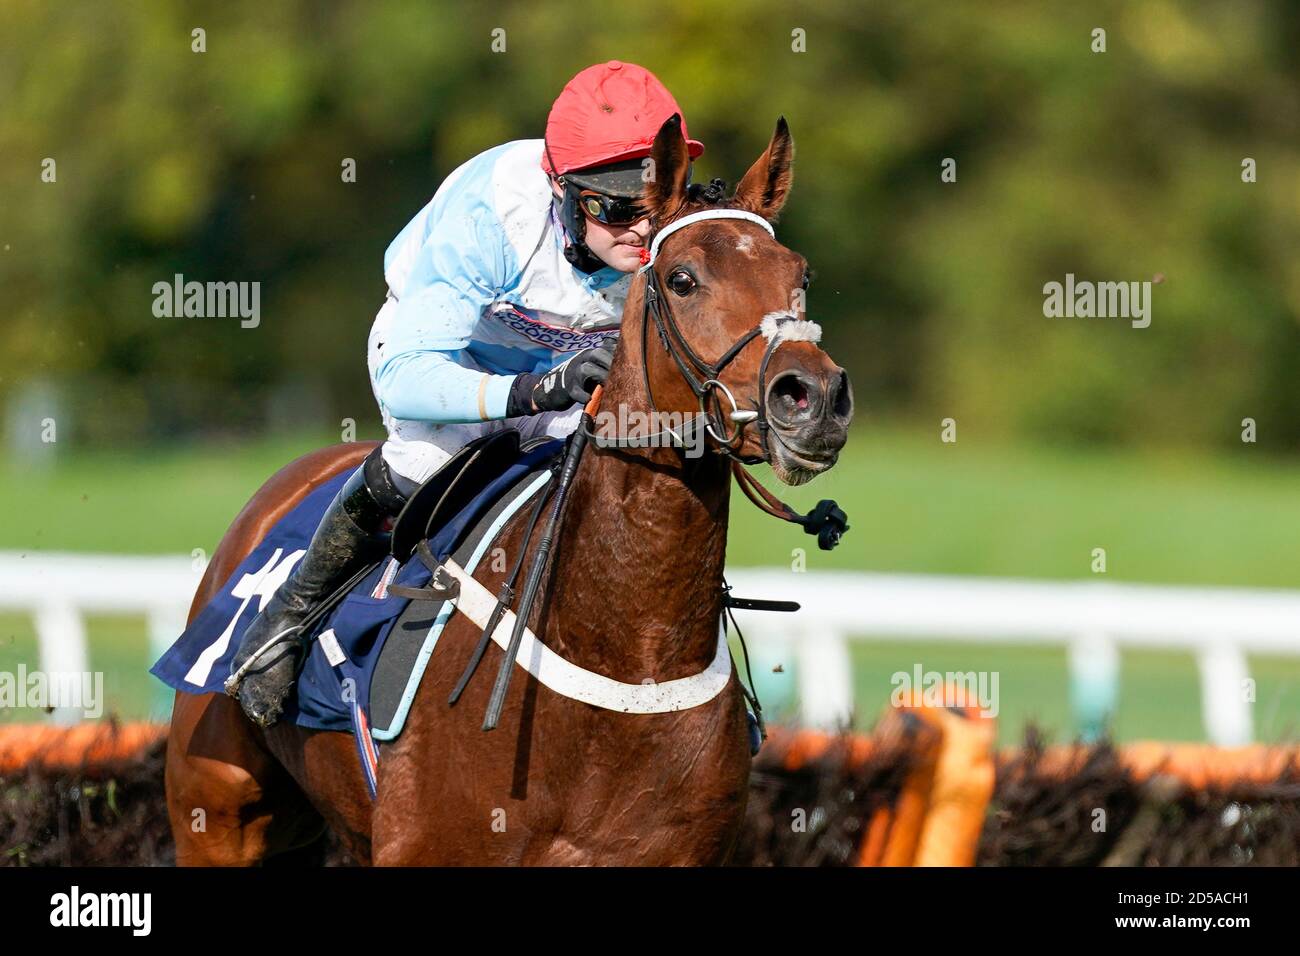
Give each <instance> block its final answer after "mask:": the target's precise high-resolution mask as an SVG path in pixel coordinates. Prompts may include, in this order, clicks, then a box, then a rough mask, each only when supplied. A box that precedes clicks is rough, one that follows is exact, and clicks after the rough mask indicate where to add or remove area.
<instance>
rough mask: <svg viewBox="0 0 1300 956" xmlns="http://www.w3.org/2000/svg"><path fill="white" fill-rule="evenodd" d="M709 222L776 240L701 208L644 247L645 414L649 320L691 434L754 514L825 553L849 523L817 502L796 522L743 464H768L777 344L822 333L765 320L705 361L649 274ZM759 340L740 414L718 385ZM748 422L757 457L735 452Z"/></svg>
mask: <svg viewBox="0 0 1300 956" xmlns="http://www.w3.org/2000/svg"><path fill="white" fill-rule="evenodd" d="M709 219H740V220H745V221H747V222H753V223H756V224H758V225H760V226H762V227H763V229H765V230H766V231H767V234H768V235H769V236H772V237H773V238H776V232H775V231H774V230H773V229H772V225H771V223H769V222H768V221H767V220H766V219H764V218H763V217H762V216H759V215H756V214H754V213H752V212H748V211H745V210H741V209H705V210H701V211H700V212H693V213H690V214H688V215H685V216H682V217H681V218H680V219H677V220H674V221H673V222H672V223H670V224H669V225H667V226H665V227H664V228H663V229H660V230H659V231H658V232H656V233H655V235H654V238H653V240H652V241H651V243H650V249H649V256H648V257H647V259H646V261H645V262H644V263H643V264H642V266H641V268H640V269H639V270H638V274H643V275H644V276H645V281H646V285H645V294H644V296H643V298H644V305H643V311H642V316H641V377H642V381H643V383H644V386H645V393H646V398H647V400H648V401H649V403H650V412H651V415H652V416H653V420H658V419H659V410H658V406H657V405H656V404H655V400H654V392H653V391H652V389H651V385H650V352H649V349H648V347H647V346H648V344H649V335H650V332H649V329H650V323H651V322H652V321H653V322H654V326H655V329H656V331H657V332H658V333H659V341H660V343H661V344H662V345H663V347H664V351H666V352H667V353H668V354H669V356H671V357H672V359H673V362H674V363H675V364H676V365H677V368H678V370H679V371H680V372H681V374H682V378H683V380H684V381H685V382H686V384H687V386H688V387H689V388H690V390H691V392H692V393H693V394H694V395H695V398H696V401H698V402H699V406H700V415H699V416H698V417H697V418H696V419H694V422H695V427H698V425H699V422H701V421H703V427H704V430H705V432H706V433H707V435H708V437H709V438H711V439H713V442H714V443H715V450H716V451H717V452H719V453H721V454H723V455H726V456H727V457H728V458H730V459H731V463H732V472H733V474H734V475H735V477H736V481H737V483H738V484H739V485H740V487H741V490H742V491H744V492H745V495H746V496H747V497H748V498H749V500H750V501H752V502H753V503H754V504H755V505H757V506H758V507H759V508H760V509H762V510H763V511H765V512H767V513H768V514H770V515H772V516H774V517H777V518H781V519H783V520H786V521H792V522H794V523H796V524H800V525H802V526H803V527H804V530H805V531H807V532H808V533H809V534H812V535H816V536H817V542H818V545H819V546H820V547H821V548H822V549H823V550H830V549H831V548H833V547H835V545H836V544H838V543H839V539H840V536H841V535H843V533H844V532H845V531H847V530H848V524H847V523H846V521H847V518H846V516H845V514H844V512H843V511H841V510H840V508H839V507H838V506H837V505H836V504H835V502H834V501H830V500H823V501H821V502H818V504H817V507H815V508H814V509H813V510H812V511H810V512H809V513H808V514H806V515H802V514H800V513H799V512H797V511H795V510H794V509H793V508H791V507H790V506H789V505H787V504H785V503H784V502H782V501H780V500H779V499H778V498H777V497H776V496H775V495H773V494H772V493H771V492H770V491H768V490H767V489H766V488H764V487H763V486H762V485H761V484H759V482H758V480H757V479H756V478H754V477H753V475H751V474H749V472H748V471H746V470H745V468H744V466H746V465H757V464H759V463H761V462H771V460H772V456H771V448H770V445H769V441H768V436H769V433H770V432H771V424H770V422H769V421H768V418H767V405H766V401H767V396H766V392H767V370H768V365H769V364H770V362H771V359H772V355H773V354H774V353H775V352H776V350H777V348H778V347H779V346H780V345H781V344H782V343H783V342H787V341H797V340H807V341H814V342H815V341H816V340H817V337H819V335H820V330H817V327H816V326H815V325H814V324H813V323H811V322H808V321H807V320H806V319H800V318H799V317H798V316H797V315H796V314H795V313H794V312H784V313H769V314H768V315H767V316H764V318H763V321H761V322H760V323H759V324H758V325H755V326H754V327H753V328H752V329H750V330H749V331H747V332H745V333H744V334H743V335H741V336H740V338H738V339H736V341H735V342H733V343H732V345H731V346H730V347H729V348H728V349H727V350H726V351H725V352H723V353H722V355H721V356H719V357H718V359H717V361H715V362H708V361H705V360H704V359H703V358H702V357H701V356H700V355H699V353H698V352H696V351H695V349H693V348H691V345H690V343H689V342H687V341H686V337H685V336H684V335H682V331H681V328H680V327H679V326H678V324H677V319H676V318H675V317H674V316H673V311H672V308H671V307H670V306H669V304H668V300H667V297H666V296H665V294H664V291H663V286H662V285H661V284H660V280H659V275H658V273H657V272H656V271H655V261H656V259H657V258H658V256H659V249H660V247H661V246H662V245H663V242H664V240H665V239H667V238H668V237H669V236H671V235H672V234H673V233H675V232H677V231H679V230H681V229H684V228H686V227H687V226H692V225H695V224H696V223H699V222H703V221H705V220H709ZM811 330H815V331H816V335H814V334H812V332H811ZM760 335H764V336H766V337H767V340H768V341H767V347H766V349H765V350H764V352H763V358H762V360H761V362H760V363H759V368H758V400H757V403H758V407H757V409H741V408H740V407H739V406H738V405H737V404H736V398H735V396H734V395H733V394H732V392H731V390H730V389H729V388H727V386H726V385H725V384H723V382H722V380H721V376H722V372H723V370H724V369H725V368H726V367H727V366H728V365H730V364H731V363H732V362H733V361H734V360H735V359H736V357H737V356H738V355H740V353H741V352H742V351H744V349H745V348H746V346H748V345H749V344H750V343H751V342H752V341H754V339H756V338H758V337H759V336H760ZM719 392H720V393H721V394H722V396H725V397H726V400H727V402H728V403H729V404H730V405H731V411H730V412H728V413H726V415H725V419H726V421H727V422H728V423H729V425H727V424H723V417H724V416H723V414H722V402H721V399H720V398H719V395H718V393H719ZM710 406H712V407H710ZM751 423H752V424H753V425H754V426H755V427H756V428H757V429H758V435H759V446H760V448H761V449H762V454H761V455H741V454H739V453H738V449H739V448H740V447H741V445H742V444H743V443H744V434H745V427H746V426H747V425H749V424H751ZM663 434H669V435H670V436H671V437H672V438H674V439H676V440H677V441H676V443H677V444H684V438H683V436H681V435H679V434H678V433H677V432H671V431H669V432H666V433H665V432H659V433H656V435H654V436H647V438H655V437H659V436H660V435H663ZM591 438H592V439H593V440H594V441H595V443H596V444H597V445H599V446H601V447H611V446H613V447H633V446H641V445H644V443H645V441H646V439H644V438H643V439H638V440H633V441H625V440H620V439H611V438H608V437H605V436H596V435H592V436H591Z"/></svg>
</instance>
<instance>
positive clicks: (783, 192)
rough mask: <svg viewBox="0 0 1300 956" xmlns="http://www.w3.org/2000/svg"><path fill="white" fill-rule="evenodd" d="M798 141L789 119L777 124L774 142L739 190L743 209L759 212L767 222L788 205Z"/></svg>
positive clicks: (753, 167) (773, 136)
mask: <svg viewBox="0 0 1300 956" xmlns="http://www.w3.org/2000/svg"><path fill="white" fill-rule="evenodd" d="M793 165H794V138H793V137H791V135H790V127H789V126H787V125H786V122H785V117H784V116H782V117H780V118H779V119H777V121H776V132H774V133H773V134H772V142H770V143H768V144H767V149H766V150H765V151H764V152H763V155H762V156H760V157H758V160H757V162H755V163H754V165H753V166H750V167H749V172H747V173H745V177H744V178H743V179H742V180H741V181H740V185H738V186H737V187H736V195H735V196H734V197H733V201H734V202H735V203H736V205H737V206H739V207H740V208H741V209H747V210H749V211H750V212H752V213H757V214H758V215H760V216H762V217H763V218H764V219H767V220H769V221H772V220H774V219H776V216H777V213H779V212H780V211H781V207H782V206H784V205H785V200H786V197H787V196H789V195H790V183H791V182H792V181H793V179H794V173H793V171H792V167H793Z"/></svg>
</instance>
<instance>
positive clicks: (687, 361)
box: [638, 209, 798, 465]
mask: <svg viewBox="0 0 1300 956" xmlns="http://www.w3.org/2000/svg"><path fill="white" fill-rule="evenodd" d="M706 219H743V220H747V221H749V222H753V223H757V224H758V225H760V226H762V227H763V228H764V229H765V230H767V234H768V235H769V236H772V237H773V238H776V233H775V231H774V230H773V229H772V225H771V223H769V222H768V221H767V220H766V219H764V218H763V217H762V216H757V215H755V214H754V213H752V212H745V211H744V210H740V209H706V210H704V211H702V212H693V213H691V214H689V215H686V216H683V217H682V218H680V219H678V220H676V221H675V222H673V223H671V224H669V225H668V226H665V227H664V228H663V229H661V230H659V231H658V232H657V233H655V237H654V239H653V240H652V241H651V243H650V257H649V259H648V260H647V261H646V262H645V263H644V264H643V265H642V266H641V268H640V269H639V270H638V271H639V272H640V273H642V274H644V275H645V279H646V285H645V295H644V297H643V298H644V307H643V311H642V315H641V319H642V321H641V377H642V381H643V382H644V384H645V391H646V397H647V398H648V400H649V402H650V409H651V412H652V413H656V412H657V411H658V407H657V406H656V405H655V399H654V392H653V391H652V390H651V387H650V358H649V350H648V349H647V348H646V346H647V344H648V339H649V335H650V320H652V319H653V320H654V324H655V329H656V330H657V331H658V332H659V341H660V343H661V344H662V345H663V347H664V350H665V351H666V352H667V353H668V354H669V355H670V356H672V359H673V361H674V362H675V363H676V364H677V368H678V369H679V370H680V371H681V373H682V378H683V379H685V380H686V384H687V385H688V386H689V387H690V390H691V392H692V393H694V395H695V399H696V401H698V402H699V404H700V414H701V415H702V416H704V420H705V425H704V429H705V431H706V432H707V433H708V435H709V437H710V438H712V439H713V440H714V441H715V442H716V443H717V448H718V451H720V452H721V453H722V454H724V455H726V456H727V457H728V458H731V459H732V460H733V461H737V462H740V463H741V464H743V465H757V464H758V463H760V462H763V461H770V460H771V452H770V450H769V448H768V443H767V436H768V431H769V429H770V425H769V424H768V420H767V408H766V405H765V402H766V398H765V396H764V391H765V388H764V386H765V385H766V384H767V366H768V362H769V361H770V360H771V358H772V353H773V352H775V351H776V348H777V346H778V345H780V344H781V341H782V338H781V336H779V335H772V336H771V337H770V340H769V341H768V344H767V349H766V350H765V351H764V352H763V360H762V363H761V364H760V366H759V372H758V408H757V410H742V409H740V408H739V407H738V406H737V405H736V397H735V396H734V395H732V394H731V389H729V388H727V386H726V385H724V384H723V383H722V380H721V375H722V370H723V369H725V368H726V367H727V366H728V365H730V364H731V363H732V361H733V360H734V359H735V358H736V356H738V355H739V354H740V353H741V352H742V351H744V349H745V347H746V346H747V345H749V343H750V342H752V341H753V340H754V339H756V338H757V337H758V336H759V335H760V334H762V331H763V326H762V325H761V324H759V325H756V326H754V327H753V328H752V329H750V330H749V331H748V332H746V333H745V334H744V335H742V336H741V337H740V338H738V339H736V341H735V342H734V343H732V345H731V347H730V348H728V349H727V350H726V351H725V352H723V353H722V355H721V357H719V359H718V360H717V361H716V362H713V363H709V362H706V361H705V360H704V359H702V358H701V357H700V356H699V353H697V352H696V351H695V350H694V349H693V348H691V345H690V343H689V342H687V341H686V337H685V336H684V335H682V330H681V328H680V327H679V326H678V325H677V319H676V318H675V317H674V316H673V310H672V309H671V308H670V307H669V305H668V300H667V297H666V296H665V295H664V291H663V286H662V285H660V282H659V274H658V273H657V272H655V268H654V266H655V260H656V259H657V258H658V256H659V247H660V246H661V245H662V244H663V241H664V240H665V239H667V238H668V237H669V236H671V235H672V234H673V233H674V232H677V231H678V230H679V229H683V228H685V227H686V226H690V225H693V224H695V223H697V222H701V221H703V220H706ZM790 319H791V320H792V321H798V320H797V319H795V317H794V316H793V315H791V316H790ZM718 392H721V393H722V394H723V395H725V396H726V398H727V401H728V402H729V403H730V404H731V412H730V413H729V414H728V415H727V418H728V420H729V421H730V422H731V424H732V425H733V426H734V427H733V428H730V429H728V428H726V427H725V426H723V427H722V428H721V429H719V428H718V427H716V426H718V425H719V424H720V419H721V414H715V412H716V413H721V411H722V403H721V401H720V400H719V398H718V395H717V393H718ZM710 400H712V405H713V408H712V409H710V408H709V404H710ZM750 422H753V423H754V425H755V427H756V428H757V429H758V434H759V444H760V447H761V448H762V449H763V454H762V455H749V456H742V455H738V454H736V449H737V448H739V447H740V444H741V443H742V442H743V439H744V434H745V426H746V425H748V424H749V423H750ZM720 431H721V433H720Z"/></svg>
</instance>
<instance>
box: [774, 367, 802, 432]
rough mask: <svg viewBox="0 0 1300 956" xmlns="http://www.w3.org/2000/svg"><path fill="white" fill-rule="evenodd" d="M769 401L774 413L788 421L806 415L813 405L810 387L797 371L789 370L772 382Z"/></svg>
mask: <svg viewBox="0 0 1300 956" xmlns="http://www.w3.org/2000/svg"><path fill="white" fill-rule="evenodd" d="M767 401H768V405H769V406H770V409H771V411H772V413H773V414H774V415H776V417H778V418H780V419H783V420H786V421H789V420H792V419H796V418H800V417H803V416H806V415H807V414H808V412H809V409H810V408H811V406H812V401H811V399H810V397H809V394H808V387H807V386H806V385H804V383H803V382H802V381H800V379H799V375H798V374H797V373H795V372H787V373H786V374H785V375H782V376H781V377H780V378H778V379H777V380H776V381H774V382H773V383H772V387H771V388H770V389H769V390H768V399H767Z"/></svg>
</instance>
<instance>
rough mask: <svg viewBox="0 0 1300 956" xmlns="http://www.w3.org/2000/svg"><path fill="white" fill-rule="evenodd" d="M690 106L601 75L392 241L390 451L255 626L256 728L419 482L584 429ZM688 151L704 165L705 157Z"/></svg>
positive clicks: (249, 637)
mask: <svg viewBox="0 0 1300 956" xmlns="http://www.w3.org/2000/svg"><path fill="white" fill-rule="evenodd" d="M674 113H677V114H680V113H681V110H680V109H679V108H678V106H677V102H676V100H674V99H673V96H672V94H671V93H669V92H668V90H667V89H666V88H665V87H664V86H663V84H662V83H660V82H659V80H658V79H657V78H656V77H655V76H654V74H652V73H650V72H649V71H648V70H645V69H643V68H642V67H639V66H636V65H634V64H631V63H620V62H619V61H617V60H611V61H610V62H608V63H602V64H598V65H596V66H592V67H589V68H587V69H585V70H583V71H582V72H581V73H579V74H578V75H577V76H575V77H574V78H573V79H572V80H570V81H569V83H568V84H567V85H566V86H565V87H564V90H563V92H561V93H560V96H559V98H558V99H556V101H555V104H554V106H553V107H552V108H551V113H550V116H549V118H548V120H547V124H546V135H545V138H544V139H540V140H537V139H532V140H517V141H515V142H510V143H506V144H504V145H502V146H497V147H495V148H493V149H489V150H488V151H487V152H484V153H481V154H479V155H478V156H476V157H474V158H473V159H471V160H470V161H469V162H467V163H465V164H464V165H462V166H460V167H459V168H458V169H456V170H455V171H454V172H452V174H451V175H450V176H448V177H447V178H446V180H444V181H443V183H442V185H441V186H440V187H439V188H438V191H437V192H436V193H435V194H434V196H433V199H432V200H431V201H430V202H429V204H428V205H426V206H425V207H424V208H423V209H422V210H420V212H419V213H418V214H417V215H416V217H415V218H414V219H412V220H411V221H410V222H409V223H408V224H407V225H406V228H404V229H403V230H402V231H401V232H400V233H398V235H397V238H396V239H394V240H393V242H392V244H391V245H390V246H389V247H388V251H387V253H386V254H385V255H384V276H385V278H386V279H387V282H388V296H387V299H386V301H385V302H384V304H383V306H382V307H381V308H380V310H379V314H378V315H377V316H376V318H375V322H374V326H373V327H372V329H371V332H370V340H369V349H368V363H367V364H368V365H369V369H370V381H371V386H372V388H373V389H374V393H375V398H376V400H377V401H378V403H379V408H380V412H381V413H382V415H383V421H384V426H385V428H386V429H387V431H388V440H387V441H386V442H384V444H383V445H382V446H381V447H380V448H378V449H376V450H375V452H373V453H372V454H371V455H370V456H369V457H368V458H367V459H366V460H365V462H364V463H362V465H361V466H360V467H358V468H357V470H356V472H355V473H354V474H353V475H352V476H351V477H349V478H348V480H347V482H346V484H344V486H343V488H342V489H341V490H340V491H339V493H338V495H337V496H336V497H335V499H334V501H333V502H332V503H331V504H330V506H329V508H328V509H327V510H326V512H325V516H324V517H323V518H322V520H321V523H320V526H319V527H318V528H317V530H316V532H315V534H314V536H313V537H312V539H311V543H310V545H309V546H308V548H307V551H306V552H305V553H304V554H303V556H302V558H301V559H300V560H299V561H298V563H297V565H296V566H295V567H294V568H293V570H292V572H291V573H290V574H289V576H288V577H287V578H286V580H285V582H284V583H283V584H282V585H281V586H280V587H279V589H278V590H277V591H276V592H275V593H274V594H273V595H272V596H271V598H270V600H268V601H267V603H266V606H265V607H264V608H263V609H262V612H261V613H260V614H259V615H258V616H257V618H256V619H255V620H254V621H253V622H252V624H250V625H249V627H248V630H247V631H246V632H245V633H244V637H243V640H242V642H241V644H240V646H239V649H238V651H237V652H236V654H235V658H234V662H233V664H232V668H231V672H232V678H231V679H230V680H227V682H226V689H227V692H228V693H231V694H232V695H235V696H238V698H239V702H240V705H241V706H242V707H243V709H244V712H245V713H246V714H248V716H249V717H250V718H251V719H252V720H253V721H254V722H255V723H257V724H259V725H260V726H263V727H269V726H271V725H272V724H273V723H275V721H276V719H277V718H278V717H279V715H280V713H281V709H282V706H283V703H284V700H285V698H286V697H287V695H288V693H289V690H290V688H291V687H292V685H293V680H294V677H295V676H296V674H297V670H298V665H299V662H300V661H301V660H302V659H303V658H304V656H305V651H306V645H307V640H306V638H305V637H304V636H303V635H301V634H300V633H299V632H300V630H301V628H300V626H299V625H300V623H301V622H302V620H303V619H304V618H305V616H306V615H307V613H308V612H309V611H310V609H311V608H312V607H313V606H314V605H315V604H316V603H318V602H319V601H320V600H322V599H324V598H325V597H327V596H328V595H329V594H330V592H331V591H332V590H333V589H334V588H335V587H337V586H338V585H339V584H340V583H341V582H342V581H344V580H346V579H347V577H348V576H350V575H351V574H353V573H355V572H356V571H357V570H358V569H360V568H361V567H363V566H364V565H366V564H368V563H370V562H371V561H374V560H376V559H377V558H379V557H380V556H382V555H383V554H384V553H385V552H386V550H387V547H388V537H389V536H388V534H387V532H386V529H387V528H388V526H389V524H390V519H391V518H392V517H393V516H395V515H396V514H397V513H398V512H399V511H400V510H401V507H402V505H403V503H404V502H405V500H406V499H407V498H408V497H409V496H410V494H411V493H412V492H413V491H414V490H415V488H417V487H418V486H419V485H420V484H421V483H423V482H424V481H425V480H427V479H428V478H429V477H430V476H432V475H433V474H434V473H435V472H436V471H437V470H438V469H439V468H440V467H441V466H442V465H443V464H444V463H445V462H446V461H447V459H449V458H450V457H451V456H452V455H453V454H454V453H455V452H456V451H457V450H459V449H460V448H462V447H463V446H464V445H465V444H466V443H467V442H469V441H470V440H472V439H474V438H477V437H479V436H481V435H484V434H487V433H488V432H490V431H495V430H498V429H502V428H513V429H516V430H518V431H519V432H520V437H521V438H522V439H524V440H527V439H530V438H535V437H544V436H550V437H555V438H562V437H564V436H566V435H568V434H570V433H571V432H572V431H573V430H574V429H575V428H577V425H578V422H579V419H580V417H581V413H582V406H583V405H584V404H585V403H586V402H587V400H588V399H589V398H590V397H591V390H592V389H594V388H595V385H596V384H597V383H599V382H602V381H604V379H605V376H606V375H607V374H608V372H609V366H610V362H611V360H612V356H613V349H614V344H615V343H616V341H617V332H618V327H619V321H620V319H621V317H622V312H623V303H624V300H625V298H626V296H627V290H628V287H629V285H630V284H631V273H633V272H634V271H636V269H637V268H639V267H640V265H641V264H642V262H643V256H644V254H645V252H646V243H647V239H648V236H649V233H650V222H649V220H648V219H647V218H646V216H645V214H644V213H643V212H642V211H641V209H640V207H639V204H638V202H637V200H638V198H639V197H640V195H641V190H642V184H643V181H644V180H643V169H644V166H645V163H644V160H645V158H646V157H647V156H649V155H650V149H651V146H652V144H653V143H654V138H655V134H656V133H657V132H658V131H659V128H660V127H661V126H662V125H663V123H664V122H665V121H666V120H667V119H669V118H670V117H671V116H672V115H673V114H674ZM682 132H683V134H685V132H686V125H685V121H684V120H683V123H682ZM687 146H688V150H689V153H690V157H691V158H692V159H694V158H695V157H697V156H699V155H700V153H702V152H703V151H704V146H703V144H701V143H699V142H696V141H694V140H691V139H689V138H688V139H687ZM268 642H269V643H268ZM263 645H267V646H266V647H265V648H263ZM259 649H261V650H259ZM254 657H255V658H256V660H253V661H252V663H251V665H248V666H247V668H246V670H245V673H244V675H243V676H242V677H236V676H234V675H235V672H236V671H238V670H240V669H241V668H244V667H245V664H246V662H248V661H250V659H252V658H254Z"/></svg>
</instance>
